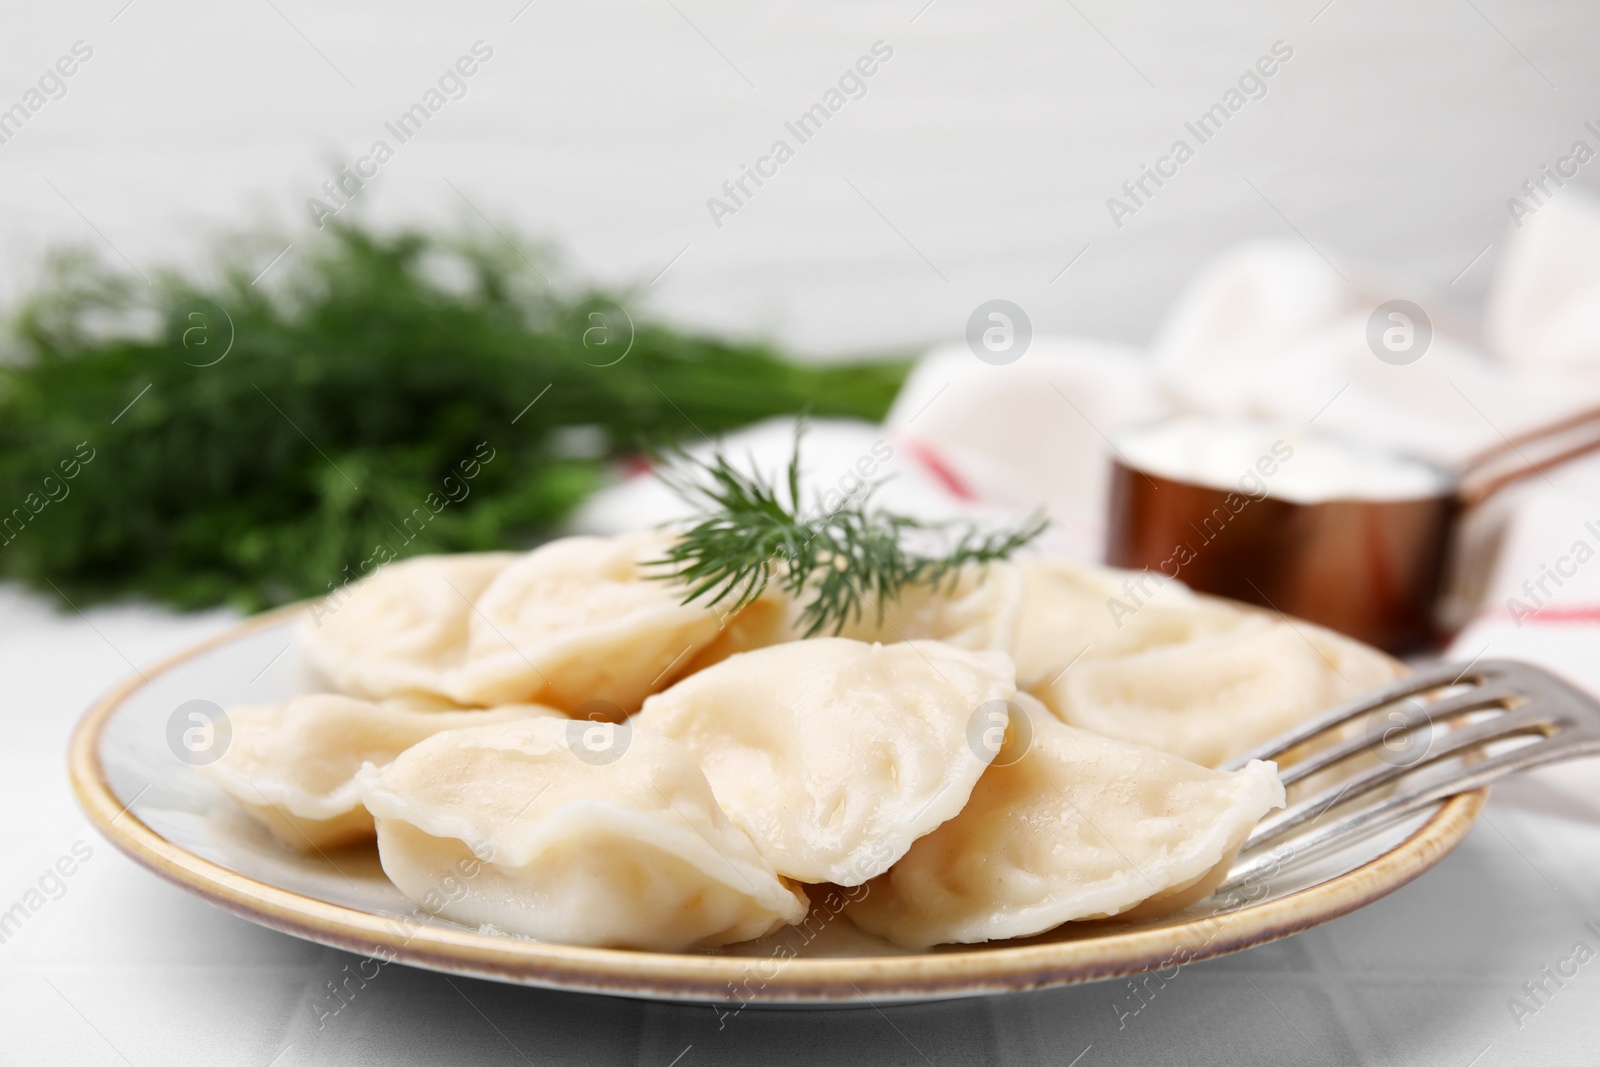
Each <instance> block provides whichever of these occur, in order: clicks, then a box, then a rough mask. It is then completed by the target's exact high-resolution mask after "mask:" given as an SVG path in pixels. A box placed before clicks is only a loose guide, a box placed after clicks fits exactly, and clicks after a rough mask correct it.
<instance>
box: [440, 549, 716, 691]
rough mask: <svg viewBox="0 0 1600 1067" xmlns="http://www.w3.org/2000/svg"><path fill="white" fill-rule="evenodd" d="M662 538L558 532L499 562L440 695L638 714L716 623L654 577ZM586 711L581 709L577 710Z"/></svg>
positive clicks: (710, 636) (684, 666)
mask: <svg viewBox="0 0 1600 1067" xmlns="http://www.w3.org/2000/svg"><path fill="white" fill-rule="evenodd" d="M667 544H668V539H667V537H666V536H665V535H662V534H656V533H645V534H636V535H630V536H626V537H617V538H603V537H567V538H562V539H561V540H559V541H552V542H550V543H549V544H547V545H543V546H541V547H540V548H537V549H535V550H534V551H532V552H530V553H528V554H527V555H526V556H523V557H522V558H521V559H519V560H517V561H516V562H515V563H513V564H512V565H511V566H509V567H507V568H505V570H503V571H501V572H500V574H499V575H498V576H497V577H496V578H495V580H494V581H493V582H492V583H490V584H489V586H488V588H486V589H485V590H484V591H483V595H482V596H481V597H479V598H478V600H477V603H476V605H475V610H474V612H473V615H472V618H471V620H470V621H469V624H468V630H469V634H470V636H469V638H468V641H467V648H466V657H465V661H464V666H463V667H462V669H461V670H460V671H459V672H457V673H456V674H455V675H453V676H452V678H451V680H450V682H449V685H448V687H447V689H446V692H447V693H448V695H450V696H451V697H453V698H454V699H456V700H458V701H460V702H462V703H466V704H495V703H500V702H503V701H508V700H533V701H538V702H539V703H543V704H550V705H552V706H554V707H558V708H561V709H562V710H564V711H569V712H570V711H577V710H578V709H579V708H581V707H583V706H584V705H586V704H590V703H591V702H595V703H596V704H598V703H599V702H605V703H606V704H610V705H615V706H616V707H617V708H618V709H620V711H621V712H622V713H631V712H633V711H637V710H638V708H639V704H640V703H641V702H642V701H643V700H644V698H645V697H646V696H648V695H649V694H650V693H652V692H654V691H655V690H657V689H662V688H665V687H666V686H668V685H670V684H671V683H672V681H673V680H674V679H675V678H677V677H679V676H681V675H682V674H683V672H684V671H685V670H687V668H688V666H689V664H690V662H691V661H692V660H693V657H694V655H695V653H696V652H697V651H699V650H700V649H701V648H703V647H704V646H705V645H707V644H709V643H710V642H711V640H712V639H713V638H714V637H716V635H717V632H718V628H719V627H720V625H721V623H722V620H721V619H720V618H719V617H718V613H717V612H715V611H713V610H711V609H710V608H707V607H705V606H704V605H702V604H699V603H694V604H684V603H683V602H682V601H683V597H684V590H683V587H682V586H681V585H678V584H676V583H674V582H669V581H661V580H658V578H657V577H653V576H656V575H660V574H661V573H663V571H662V569H661V568H651V567H648V566H645V564H647V563H648V562H650V561H652V560H656V559H659V558H660V557H661V555H662V554H663V552H664V551H665V550H666V546H667ZM585 714H586V715H587V712H585Z"/></svg>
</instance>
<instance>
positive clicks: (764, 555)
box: [653, 432, 1049, 637]
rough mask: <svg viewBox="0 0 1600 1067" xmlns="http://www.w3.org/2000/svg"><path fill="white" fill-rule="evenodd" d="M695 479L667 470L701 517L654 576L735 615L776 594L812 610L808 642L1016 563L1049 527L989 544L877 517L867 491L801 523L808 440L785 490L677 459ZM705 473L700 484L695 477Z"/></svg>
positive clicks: (947, 527)
mask: <svg viewBox="0 0 1600 1067" xmlns="http://www.w3.org/2000/svg"><path fill="white" fill-rule="evenodd" d="M675 458H676V460H677V461H678V463H679V464H680V465H681V466H683V467H686V468H688V469H686V470H674V469H672V468H671V467H670V466H668V465H666V464H663V465H662V467H661V468H660V473H659V475H658V476H659V477H660V478H661V479H662V480H663V481H665V482H666V483H667V484H668V485H669V486H671V487H672V488H673V489H674V490H675V491H676V492H677V493H678V494H679V495H680V496H682V497H683V498H684V499H685V500H687V501H689V502H690V503H692V504H694V505H696V507H697V508H698V514H697V516H696V517H695V519H694V522H693V525H691V526H690V527H689V528H688V529H687V530H685V531H684V532H683V533H682V534H681V535H680V536H679V538H678V540H677V541H675V542H674V543H673V545H672V547H671V548H670V549H669V550H668V551H667V552H666V553H665V555H664V557H663V558H662V559H660V560H656V561H653V565H656V566H660V567H662V568H663V571H662V572H661V573H659V574H656V575H653V577H656V578H660V579H663V580H669V581H677V582H682V583H683V584H684V585H685V586H687V591H686V592H685V594H684V603H690V602H692V601H696V600H703V601H705V602H706V604H707V605H708V606H710V607H715V608H719V609H721V610H723V611H724V612H725V613H726V614H730V615H731V614H732V613H734V612H736V611H738V610H739V609H740V608H743V607H745V606H746V605H748V604H750V603H751V602H752V601H754V600H755V599H756V598H757V597H759V596H760V595H761V594H762V593H763V592H764V591H765V590H766V588H767V584H768V583H769V582H773V581H776V582H777V583H778V585H779V586H780V587H781V588H782V589H784V590H786V591H787V592H788V593H789V594H790V595H792V596H793V597H795V599H796V600H797V601H799V602H800V603H801V604H802V608H801V614H800V621H801V624H802V625H803V627H804V632H805V636H806V637H815V636H817V635H818V634H820V633H823V632H824V631H831V632H832V633H835V634H837V633H839V632H840V631H841V630H843V629H844V627H845V626H846V625H847V624H849V623H853V622H855V621H857V620H859V619H860V618H861V616H862V614H863V612H864V611H865V610H866V609H867V607H868V605H870V606H871V608H872V610H874V611H879V610H881V608H882V606H883V604H884V603H885V602H887V601H891V600H896V599H898V598H899V596H900V594H901V592H902V591H903V590H904V589H906V588H907V587H908V586H914V585H928V586H932V587H934V588H939V587H940V586H942V585H943V584H945V583H946V582H951V583H953V582H954V581H956V579H957V578H958V576H959V574H960V571H961V569H962V568H963V567H965V566H967V565H969V564H982V563H990V562H993V561H995V560H1003V559H1006V558H1008V557H1009V556H1010V555H1011V554H1012V553H1014V552H1015V551H1016V550H1017V549H1019V548H1021V547H1023V546H1024V545H1026V544H1028V543H1029V542H1030V541H1033V540H1034V539H1035V538H1037V537H1038V536H1039V535H1040V534H1042V533H1043V532H1044V530H1045V527H1046V526H1048V525H1049V521H1048V520H1047V519H1046V518H1045V517H1044V516H1043V515H1039V514H1036V515H1034V516H1033V517H1031V518H1030V519H1029V520H1028V521H1027V522H1026V523H1024V524H1023V525H1022V526H1020V527H1018V528H1017V529H1014V530H1000V531H990V532H985V531H982V530H980V529H978V527H976V526H973V525H971V524H965V523H955V522H939V523H930V522H924V521H922V520H920V519H914V518H911V517H909V516H906V515H896V514H893V513H891V512H888V511H885V510H883V509H881V508H878V507H876V506H875V505H874V504H873V501H872V496H873V493H874V491H875V489H876V488H877V486H876V485H873V486H869V487H868V488H867V490H866V491H865V492H864V493H862V494H861V495H860V498H859V499H858V500H856V501H855V502H848V501H847V502H846V503H845V504H843V505H841V506H840V507H838V508H836V509H834V510H833V511H826V512H824V511H820V510H819V511H818V512H817V513H815V514H802V513H801V509H800V434H799V433H798V432H797V433H796V435H795V449H794V454H793V455H792V456H791V458H790V460H789V466H788V470H787V472H786V474H785V476H784V477H783V478H782V479H781V482H782V484H781V485H780V484H777V482H775V481H773V480H769V479H767V478H765V477H763V476H762V475H761V474H759V473H754V474H751V473H746V472H744V471H742V470H740V469H739V468H737V467H735V466H734V465H733V464H732V463H730V462H729V461H728V459H727V457H726V456H723V455H722V454H721V453H720V452H719V453H717V455H716V456H715V458H714V459H712V460H711V461H709V462H701V461H697V460H694V459H691V458H689V457H688V456H686V455H685V454H683V453H678V454H677V456H676V457H675ZM697 472H698V475H699V476H698V477H697V476H696V474H697ZM928 535H931V536H932V538H938V539H941V540H942V541H943V543H944V544H946V545H947V546H948V548H947V550H946V551H944V552H942V553H938V554H932V555H928V554H924V553H922V552H919V551H917V550H915V549H913V548H912V547H910V546H909V545H908V543H907V542H908V540H909V539H910V538H911V537H913V536H917V537H918V538H919V539H923V538H926V537H927V536H928Z"/></svg>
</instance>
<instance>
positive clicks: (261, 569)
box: [0, 225, 906, 610]
mask: <svg viewBox="0 0 1600 1067" xmlns="http://www.w3.org/2000/svg"><path fill="white" fill-rule="evenodd" d="M279 244H280V246H281V242H280V243H279ZM303 245H304V243H303V242H297V244H296V246H295V247H294V248H293V249H292V251H291V252H290V253H289V254H287V255H286V256H285V257H284V260H283V261H282V262H280V263H278V264H277V265H276V266H275V267H274V268H273V269H272V271H271V272H270V273H269V274H268V276H267V278H265V279H262V280H259V281H258V277H257V276H258V275H259V274H260V273H261V270H260V265H261V263H262V262H263V258H262V257H261V255H260V254H259V252H258V251H257V252H255V253H254V254H253V255H247V254H246V251H245V250H244V246H237V247H236V248H235V250H234V251H233V252H231V253H229V252H224V254H223V256H222V259H221V263H222V266H221V269H220V270H218V271H217V272H215V273H214V275H211V276H209V277H206V278H202V277H200V276H198V275H197V274H196V273H195V272H190V273H188V274H183V273H178V272H167V273H163V274H159V275H155V276H153V277H152V278H151V279H150V283H149V284H145V283H143V282H141V281H140V280H139V279H137V278H130V277H128V276H127V275H125V274H120V273H116V272H113V271H111V270H109V269H108V268H106V267H104V266H103V265H101V264H100V263H99V262H98V261H96V260H93V259H90V258H87V257H84V256H81V255H80V256H60V257H56V258H55V260H54V261H53V262H52V264H51V266H50V269H49V271H48V272H47V273H46V275H45V277H44V280H43V282H42V283H41V286H40V288H39V290H38V291H37V292H36V293H35V294H34V295H33V296H31V297H30V298H29V299H28V300H27V301H26V302H25V303H23V304H22V305H21V307H20V308H19V309H18V311H17V313H16V314H15V316H14V317H13V322H12V324H11V325H12V337H11V351H9V352H8V353H7V355H6V358H5V359H3V360H0V577H7V578H18V579H22V580H24V581H26V582H28V583H30V584H32V585H34V586H37V587H41V588H46V589H49V588H51V587H54V588H55V589H56V590H58V591H59V592H61V593H63V594H65V595H67V596H70V597H72V598H73V599H74V600H75V602H77V603H79V604H82V603H84V602H86V601H91V600H96V599H105V598H112V597H124V596H134V595H137V596H143V597H148V598H151V599H154V600H158V601H162V602H165V603H168V604H172V605H176V606H179V607H184V608H198V607H205V606H209V605H214V604H220V603H228V604H232V605H234V606H236V607H239V608H242V609H245V610H253V609H257V608H261V607H265V606H269V605H273V604H278V603H283V602H286V601H290V600H295V599H298V598H301V597H306V596H311V595H317V594H321V593H325V592H327V591H328V589H329V588H330V587H331V586H336V585H338V584H340V583H341V582H343V581H345V580H347V579H348V578H351V577H354V576H357V575H359V574H361V573H365V572H367V571H369V570H370V569H371V567H372V566H374V565H376V563H381V562H384V561H386V560H387V559H388V558H398V557H402V556H407V555H414V554H417V553H422V552H459V551H476V550H486V549H498V548H508V547H518V546H521V545H526V544H530V543H533V542H535V541H536V540H538V539H539V538H540V537H541V536H544V535H546V534H547V532H548V531H550V530H551V528H552V527H553V526H554V525H555V524H556V523H557V522H559V520H560V519H561V518H562V517H563V516H564V515H566V514H567V513H568V512H569V511H570V509H571V508H572V507H573V506H574V505H575V504H577V503H578V502H579V501H580V500H581V499H582V498H583V497H584V496H585V495H586V494H587V493H589V492H590V491H591V490H592V489H593V488H595V486H596V485H597V484H599V483H600V482H601V481H602V479H603V478H604V477H605V476H606V472H607V471H608V470H609V469H610V467H611V465H612V464H613V463H614V462H615V461H616V460H617V459H619V458H621V457H624V456H627V455H630V454H632V453H633V452H634V451H635V450H636V449H637V448H638V446H639V444H640V443H641V442H649V443H650V444H651V445H663V444H666V445H670V444H671V443H673V442H677V441H682V440H685V439H696V440H698V439H699V438H700V437H701V436H702V435H714V434H716V433H718V432H720V431H726V430H730V429H733V428H736V427H739V426H742V425H746V424H749V423H752V422H755V421H757V420H760V419H763V418H767V417H769V416H772V415H777V414H782V413H788V412H799V411H810V412H811V413H813V414H815V415H819V416H827V415H835V416H854V417H860V418H866V419H879V418H881V417H882V415H883V414H884V412H885V410H886V409H887V407H888V405H889V403H890V401H891V400H892V399H893V397H894V394H895V392H896V390H897V389H898V388H899V385H900V383H901V381H902V379H903V377H904V375H905V371H906V364H905V363H904V362H902V361H893V362H877V363H854V364H845V365H831V366H807V365H803V364H798V363H794V362H791V361H789V360H787V359H785V358H783V357H782V356H781V355H780V354H779V353H777V352H775V351H774V350H772V349H771V348H769V347H767V346H765V345H761V344H755V343H743V342H731V341H724V340H718V339H716V338H712V337H705V336H700V335H697V334H693V333H689V332H686V331H683V330H680V329H675V328H672V327H670V326H667V325H663V324H661V323H658V322H653V321H650V320H648V319H646V318H643V317H642V316H641V315H640V314H639V313H638V312H637V311H635V310H632V309H630V308H629V307H628V306H627V301H626V300H625V299H624V298H623V297H619V296H612V295H608V294H605V293H600V292H596V291H588V290H576V291H567V292H563V291H561V290H559V289H557V288H555V287H553V286H552V285H551V284H550V283H549V282H548V281H547V280H546V273H545V272H544V271H541V269H540V268H539V266H538V265H536V262H535V258H536V257H535V258H530V257H531V256H532V255H533V254H532V253H530V252H527V251H525V250H524V249H523V248H521V247H519V246H515V245H512V244H510V243H509V242H491V241H486V240H480V239H477V238H474V237H472V236H468V237H465V238H460V239H453V238H447V237H442V236H439V235H435V234H430V233H425V232H417V231H406V232H400V233H396V234H388V235H380V234H378V233H375V232H372V231H370V230H366V229H361V228H357V227H353V226H348V225H337V226H333V227H330V230H329V236H327V237H326V238H323V239H321V240H320V243H317V244H314V245H310V246H303ZM260 247H261V246H259V245H257V246H255V248H256V249H259V248H260ZM247 264H248V265H247ZM85 455H90V456H92V458H91V459H89V461H87V462H81V461H82V457H83V456H85ZM74 457H77V458H76V459H75V458H74ZM69 464H70V465H71V466H69ZM68 470H71V471H72V472H73V474H74V476H73V477H71V478H68V477H67V476H66V472H67V471H68Z"/></svg>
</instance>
